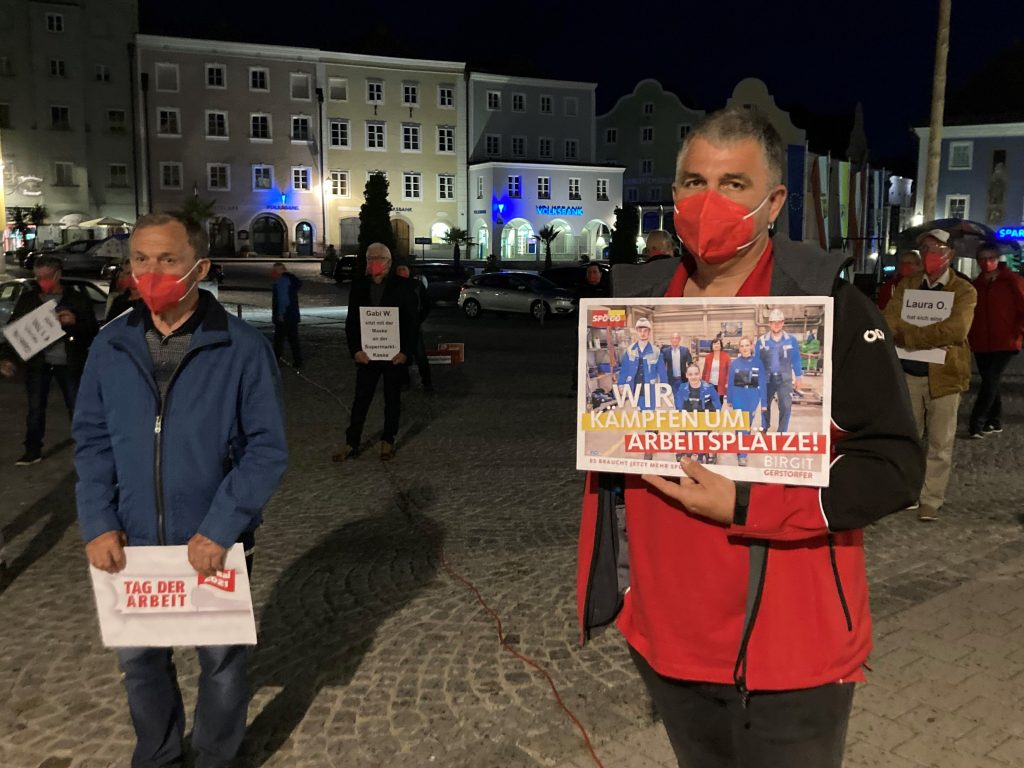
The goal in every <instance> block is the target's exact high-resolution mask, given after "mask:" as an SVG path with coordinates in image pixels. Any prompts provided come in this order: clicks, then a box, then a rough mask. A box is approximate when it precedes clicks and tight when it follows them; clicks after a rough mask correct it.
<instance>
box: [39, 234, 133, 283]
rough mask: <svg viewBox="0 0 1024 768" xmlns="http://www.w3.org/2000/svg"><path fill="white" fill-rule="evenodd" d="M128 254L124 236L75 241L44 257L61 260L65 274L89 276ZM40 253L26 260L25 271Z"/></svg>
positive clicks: (100, 271) (98, 272) (48, 252)
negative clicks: (73, 273)
mask: <svg viewBox="0 0 1024 768" xmlns="http://www.w3.org/2000/svg"><path fill="white" fill-rule="evenodd" d="M127 252H128V239H127V238H126V237H124V236H120V237H119V236H114V237H108V238H106V239H104V240H75V241H73V242H70V243H67V244H65V245H62V246H60V247H59V248H54V249H53V250H52V251H46V252H45V255H47V256H53V257H55V258H58V259H60V260H61V263H62V264H63V271H64V272H65V273H66V274H67V273H71V272H82V273H85V274H90V275H97V276H99V275H101V274H102V273H103V269H104V267H106V266H107V265H108V264H119V263H121V261H123V259H124V257H125V256H126V255H127ZM40 253H43V252H39V253H32V254H30V256H29V258H28V259H26V262H25V265H24V267H25V269H32V262H34V257H35V256H37V255H39V254H40Z"/></svg>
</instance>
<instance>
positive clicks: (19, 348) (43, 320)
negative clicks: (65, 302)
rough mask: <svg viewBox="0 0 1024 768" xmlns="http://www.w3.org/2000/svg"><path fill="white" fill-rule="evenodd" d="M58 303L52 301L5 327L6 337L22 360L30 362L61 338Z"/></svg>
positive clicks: (61, 330) (62, 334) (62, 333)
mask: <svg viewBox="0 0 1024 768" xmlns="http://www.w3.org/2000/svg"><path fill="white" fill-rule="evenodd" d="M63 336H64V329H63V328H62V327H61V324H60V320H58V319H57V302H56V301H53V300H50V301H47V302H45V303H44V304H42V305H41V306H39V307H36V308H35V309H33V310H32V311H31V312H29V313H28V314H26V315H24V316H22V317H20V318H18V319H17V320H14V321H12V322H10V323H8V324H7V325H6V326H4V337H5V338H6V339H7V341H8V343H9V344H10V345H11V346H12V347H14V351H15V352H17V353H18V356H19V357H21V359H22V360H29V359H30V358H32V357H35V356H36V355H37V354H38V353H39V352H41V351H43V350H44V349H46V348H47V347H48V346H50V345H51V344H53V342H55V341H57V340H58V339H60V338H61V337H63Z"/></svg>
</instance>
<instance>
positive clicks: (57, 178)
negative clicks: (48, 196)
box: [53, 163, 75, 187]
mask: <svg viewBox="0 0 1024 768" xmlns="http://www.w3.org/2000/svg"><path fill="white" fill-rule="evenodd" d="M53 167H54V170H55V171H56V173H55V174H54V181H53V186H55V187H73V186H74V185H75V164H74V163H54V164H53Z"/></svg>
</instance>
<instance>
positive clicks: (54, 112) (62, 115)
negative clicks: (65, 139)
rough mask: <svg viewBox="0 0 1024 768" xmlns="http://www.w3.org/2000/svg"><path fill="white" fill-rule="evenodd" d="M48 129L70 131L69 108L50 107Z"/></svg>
mask: <svg viewBox="0 0 1024 768" xmlns="http://www.w3.org/2000/svg"><path fill="white" fill-rule="evenodd" d="M50 128H52V129H53V130H55V131H70V130H71V109H70V108H69V107H55V106H51V107H50Z"/></svg>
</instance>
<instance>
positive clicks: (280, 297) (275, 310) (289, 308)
mask: <svg viewBox="0 0 1024 768" xmlns="http://www.w3.org/2000/svg"><path fill="white" fill-rule="evenodd" d="M270 276H271V278H273V280H274V287H273V288H272V289H271V291H272V297H273V298H272V300H271V315H272V317H273V320H274V354H275V355H277V359H278V360H281V359H283V358H282V356H283V355H284V340H285V338H287V339H288V346H289V347H291V350H292V367H293V368H295V370H299V369H300V368H301V367H302V349H301V348H300V347H299V289H300V288H301V287H302V281H301V280H299V278H297V277H296V276H295V275H293V274H292V273H291V272H289V271H288V267H286V266H285V265H284V263H283V262H280V261H277V262H274V266H273V267H272V268H271V270H270Z"/></svg>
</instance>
